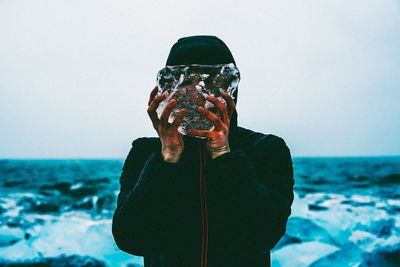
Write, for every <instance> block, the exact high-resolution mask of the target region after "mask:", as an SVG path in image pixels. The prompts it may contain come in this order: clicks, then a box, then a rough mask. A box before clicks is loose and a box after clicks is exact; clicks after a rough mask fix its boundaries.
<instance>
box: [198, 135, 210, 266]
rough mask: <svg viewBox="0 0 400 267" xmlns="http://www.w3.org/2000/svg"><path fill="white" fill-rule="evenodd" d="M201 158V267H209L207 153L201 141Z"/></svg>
mask: <svg viewBox="0 0 400 267" xmlns="http://www.w3.org/2000/svg"><path fill="white" fill-rule="evenodd" d="M199 157H200V202H201V219H202V238H201V260H200V267H206V266H207V252H208V217H207V216H208V214H207V201H206V175H205V168H206V151H205V142H203V141H202V140H199Z"/></svg>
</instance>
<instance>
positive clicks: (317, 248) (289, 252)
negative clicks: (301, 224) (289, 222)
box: [271, 241, 339, 267]
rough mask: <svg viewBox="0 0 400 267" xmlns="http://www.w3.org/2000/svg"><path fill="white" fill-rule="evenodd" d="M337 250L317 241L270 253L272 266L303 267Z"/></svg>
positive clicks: (286, 247)
mask: <svg viewBox="0 0 400 267" xmlns="http://www.w3.org/2000/svg"><path fill="white" fill-rule="evenodd" d="M338 249H339V248H338V247H336V246H332V245H329V244H325V243H322V242H318V241H312V242H306V243H301V244H294V245H290V246H285V247H283V248H281V249H279V250H277V251H274V252H272V255H271V264H272V266H277V267H278V266H285V267H304V266H308V265H309V264H311V263H312V262H314V261H316V260H317V259H319V258H322V257H325V256H326V255H328V254H331V253H333V252H335V251H337V250H338Z"/></svg>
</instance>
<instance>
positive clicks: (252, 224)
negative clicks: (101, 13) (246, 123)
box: [112, 114, 294, 267]
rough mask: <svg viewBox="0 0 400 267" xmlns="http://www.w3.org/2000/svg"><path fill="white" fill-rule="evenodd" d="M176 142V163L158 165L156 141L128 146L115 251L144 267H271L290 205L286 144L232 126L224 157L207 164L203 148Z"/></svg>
mask: <svg viewBox="0 0 400 267" xmlns="http://www.w3.org/2000/svg"><path fill="white" fill-rule="evenodd" d="M236 115H237V114H235V116H236ZM235 122H236V118H235ZM183 138H184V142H185V150H184V152H183V154H182V155H181V159H180V160H179V162H178V163H168V162H165V161H164V160H163V159H162V156H161V153H160V151H161V142H160V139H159V138H158V137H157V138H156V137H142V138H138V139H136V140H134V141H133V143H132V148H131V150H130V152H129V154H128V157H127V159H126V160H125V163H124V166H123V169H122V174H121V177H120V185H121V189H120V190H121V191H120V193H119V195H118V201H117V208H116V210H115V213H114V216H113V221H112V233H113V236H114V239H115V242H116V244H117V246H118V247H119V248H120V249H121V250H122V251H125V252H127V253H130V254H133V255H138V256H144V266H145V267H147V266H151V267H159V266H168V267H180V266H182V267H191V266H195V267H203V266H208V267H236V266H240V267H252V266H254V267H260V266H263V267H265V266H270V250H271V249H272V248H273V247H274V246H275V245H276V243H277V242H278V241H279V239H280V238H281V237H282V236H283V234H284V232H285V230H286V223H287V219H288V217H289V215H290V214H291V205H292V202H293V186H294V173H293V165H292V159H291V154H290V151H289V148H288V147H287V145H286V143H285V141H284V140H283V139H282V138H281V137H279V136H276V135H273V134H262V133H259V132H254V131H251V130H249V129H245V128H243V127H239V126H236V124H235V123H234V124H233V125H231V128H230V132H229V144H230V148H231V152H229V153H226V154H223V155H222V156H219V157H217V158H215V159H212V158H211V157H210V156H209V155H208V153H207V152H206V147H205V141H206V140H204V139H198V138H194V137H191V136H183Z"/></svg>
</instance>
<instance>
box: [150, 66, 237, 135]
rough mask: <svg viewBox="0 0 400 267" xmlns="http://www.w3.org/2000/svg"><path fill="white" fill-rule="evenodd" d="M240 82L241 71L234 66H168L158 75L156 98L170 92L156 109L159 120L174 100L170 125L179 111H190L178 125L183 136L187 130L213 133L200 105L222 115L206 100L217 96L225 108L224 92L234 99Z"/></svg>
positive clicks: (211, 125)
mask: <svg viewBox="0 0 400 267" xmlns="http://www.w3.org/2000/svg"><path fill="white" fill-rule="evenodd" d="M239 81H240V72H239V69H238V68H237V67H236V66H235V65H234V64H233V63H230V64H219V65H200V64H190V65H175V66H166V67H165V68H163V69H161V70H160V71H159V72H158V73H157V86H158V93H157V95H160V94H162V93H164V92H166V91H167V92H168V96H167V97H166V98H165V99H164V100H163V101H162V102H161V103H160V104H159V106H158V108H157V110H156V111H157V114H158V118H160V116H161V113H162V111H163V110H164V108H165V106H166V105H167V103H168V102H169V101H170V100H171V99H172V98H175V99H176V101H177V102H176V105H175V107H174V108H173V110H172V111H171V114H170V116H169V118H168V122H169V123H172V122H173V120H174V119H175V117H176V115H177V114H178V112H179V111H180V110H181V109H182V108H185V109H186V110H187V112H186V114H185V117H184V119H183V121H182V122H181V123H180V125H179V126H178V131H179V132H180V133H182V134H184V135H188V129H198V130H212V128H213V127H214V124H213V123H212V122H211V121H210V120H209V119H208V118H206V117H205V116H204V115H202V114H201V113H200V112H199V111H198V110H197V108H198V106H203V107H204V108H206V109H207V110H209V111H211V112H213V113H214V114H216V115H217V116H220V114H219V110H218V109H217V108H216V107H215V106H214V104H212V103H211V102H210V101H208V100H207V99H206V98H205V97H206V96H207V95H212V96H215V97H217V98H218V99H219V100H220V101H221V102H222V103H224V104H225V105H226V102H225V100H224V99H223V98H222V96H221V91H225V92H227V93H228V94H229V95H230V96H231V97H232V98H233V97H234V96H233V94H234V92H235V91H236V90H237V87H238V84H239ZM197 137H198V138H204V137H200V136H197Z"/></svg>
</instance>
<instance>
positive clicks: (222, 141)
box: [188, 92, 236, 159]
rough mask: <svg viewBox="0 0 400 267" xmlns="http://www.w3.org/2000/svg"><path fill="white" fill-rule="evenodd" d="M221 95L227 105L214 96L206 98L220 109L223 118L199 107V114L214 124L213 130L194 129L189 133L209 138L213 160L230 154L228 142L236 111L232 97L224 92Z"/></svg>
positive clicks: (209, 148) (208, 148) (209, 149)
mask: <svg viewBox="0 0 400 267" xmlns="http://www.w3.org/2000/svg"><path fill="white" fill-rule="evenodd" d="M221 94H222V98H223V99H224V100H225V101H226V103H227V104H226V105H225V104H224V103H222V102H221V101H220V100H219V99H218V98H216V97H214V96H211V95H208V96H207V97H206V99H207V100H208V101H210V102H211V103H213V104H214V105H215V106H216V107H217V108H218V110H219V113H220V114H221V117H218V116H217V115H216V114H214V113H212V112H211V111H209V110H207V109H205V108H204V107H202V106H199V107H198V110H199V112H200V113H201V114H203V115H204V116H206V117H207V118H208V119H209V120H210V121H212V122H213V124H214V126H213V128H212V129H211V130H210V131H206V130H194V129H189V131H188V132H189V134H191V135H197V136H205V137H207V138H208V141H207V150H208V151H209V153H211V157H212V158H213V159H214V158H216V157H218V156H221V155H223V154H225V153H228V152H230V147H229V140H228V139H229V138H228V136H229V126H230V121H231V116H232V114H233V112H234V111H235V109H236V105H235V102H234V101H233V99H232V97H231V96H230V95H229V94H228V93H227V92H222V93H221Z"/></svg>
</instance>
